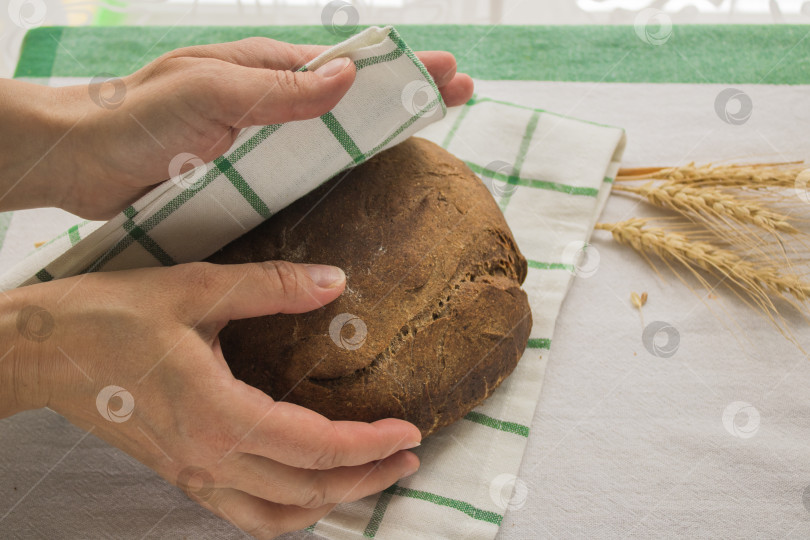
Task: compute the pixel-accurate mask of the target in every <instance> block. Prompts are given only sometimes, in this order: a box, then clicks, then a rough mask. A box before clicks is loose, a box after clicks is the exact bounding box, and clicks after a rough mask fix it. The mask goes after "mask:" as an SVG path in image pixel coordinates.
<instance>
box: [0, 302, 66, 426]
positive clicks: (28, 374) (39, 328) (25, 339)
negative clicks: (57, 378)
mask: <svg viewBox="0 0 810 540" xmlns="http://www.w3.org/2000/svg"><path fill="white" fill-rule="evenodd" d="M26 289H28V290H30V289H31V288H30V287H25V288H23V289H17V290H14V291H9V292H8V295H7V297H6V301H5V302H3V304H2V308H1V309H0V344H2V345H0V418H4V417H7V416H11V415H13V414H16V413H18V412H22V411H25V410H29V409H38V408H41V407H45V406H47V405H48V401H49V390H48V388H49V383H48V381H46V377H43V373H44V372H43V367H44V366H43V362H44V359H46V358H48V357H51V356H52V355H53V350H55V347H54V346H53V345H52V344H50V343H48V342H49V338H50V337H51V334H52V333H53V330H54V327H55V322H54V320H53V317H52V316H51V314H50V312H49V311H48V310H47V309H45V308H43V307H40V306H38V305H36V304H35V303H32V302H31V301H30V300H31V299H30V298H28V296H29V295H26V294H20V293H25V292H27V291H26ZM52 349H53V350H52Z"/></svg>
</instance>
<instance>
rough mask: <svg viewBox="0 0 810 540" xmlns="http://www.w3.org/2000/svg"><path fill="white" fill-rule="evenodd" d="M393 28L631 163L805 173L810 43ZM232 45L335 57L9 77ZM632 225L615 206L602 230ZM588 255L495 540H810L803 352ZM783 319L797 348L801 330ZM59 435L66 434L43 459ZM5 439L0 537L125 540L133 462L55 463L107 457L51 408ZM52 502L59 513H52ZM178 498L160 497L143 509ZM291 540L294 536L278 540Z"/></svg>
mask: <svg viewBox="0 0 810 540" xmlns="http://www.w3.org/2000/svg"><path fill="white" fill-rule="evenodd" d="M398 28H399V29H400V31H401V34H402V36H403V37H404V39H405V40H406V41H407V42H408V43H409V44H410V45H411V46H412V47H414V48H415V49H446V50H450V51H451V52H453V53H454V54H456V56H457V58H458V61H459V66H460V70H463V71H466V72H468V73H470V74H472V75H473V76H474V77H475V78H476V79H477V90H478V92H480V93H482V94H486V95H490V96H497V97H500V98H502V99H507V100H510V101H515V102H522V103H525V104H526V105H531V106H535V107H542V108H544V109H547V110H552V111H555V112H559V113H563V114H566V115H570V116H575V117H580V118H584V119H588V120H592V121H596V122H600V123H605V124H611V125H619V126H623V127H625V129H626V130H627V135H628V147H627V152H626V154H625V164H626V165H627V166H642V165H651V164H652V165H661V164H673V163H688V162H690V161H697V162H706V161H719V160H744V159H753V160H756V161H769V160H770V161H774V160H784V161H787V160H794V159H806V158H808V157H810V156H808V153H809V152H808V149H807V145H806V142H805V141H806V139H807V132H808V128H810V39H806V38H807V37H808V36H809V35H810V27H806V26H767V27H766V26H734V27H715V26H700V27H678V26H676V27H675V28H674V29H673V33H672V35H671V36H669V39H667V40H666V42H665V43H663V44H661V45H659V46H655V45H651V44H650V43H647V42H645V41H643V40H642V39H640V38H639V37H638V36H637V34H636V33H635V31H634V29H633V28H632V27H469V26H441V27H428V26H405V27H398ZM248 35H267V36H271V37H274V38H277V39H282V40H286V41H293V42H308V43H316V42H320V43H334V42H337V41H339V37H337V36H333V35H331V34H329V33H327V32H326V31H325V30H324V29H323V28H321V27H286V28H273V27H251V28H172V29H168V28H137V29H135V28H132V29H126V28H123V29H122V28H40V29H37V30H34V31H32V32H30V33H29V34H28V36H27V38H26V41H25V44H24V48H23V51H22V56H21V61H20V64H19V66H18V68H17V76H18V77H24V78H31V79H36V78H40V77H48V76H50V75H53V76H56V77H67V78H69V77H92V76H95V75H98V74H101V73H110V74H113V75H123V74H125V73H128V72H131V71H132V70H133V69H136V68H137V67H139V66H140V65H142V64H143V63H146V62H148V61H149V60H151V59H152V58H154V57H156V56H158V55H159V54H161V53H162V52H165V51H166V50H170V49H173V48H175V47H178V46H181V45H187V44H190V43H209V42H218V41H227V40H233V39H238V38H241V37H245V36H248ZM65 50H67V51H69V52H71V53H72V54H65V53H64V51H65ZM60 51H62V52H61V53H60ZM66 80H69V79H66ZM728 87H734V88H737V89H738V90H740V91H741V92H744V93H746V94H747V95H748V96H749V97H750V98H751V100H752V103H753V113H752V115H751V117H750V119H749V120H748V121H747V122H745V123H744V124H743V125H732V124H729V123H726V122H724V121H723V119H722V118H721V115H720V114H719V113H718V112H717V110H716V102H717V96H718V95H719V94H720V92H721V91H723V90H725V89H726V88H728ZM800 210H802V209H801V208H800ZM804 210H806V207H805V209H804ZM648 214H654V212H653V211H652V210H650V209H649V208H647V207H645V205H639V204H637V203H636V202H635V201H633V200H632V199H629V198H626V197H622V196H621V195H618V194H614V195H612V196H611V199H610V201H609V202H608V205H607V207H606V210H605V214H604V215H603V216H602V221H616V220H619V219H622V218H626V217H628V216H630V215H648ZM24 217H25V214H24V213H20V219H24ZM17 218H18V216H17V215H16V214H15V216H14V219H17ZM4 220H5V221H7V220H8V217H7V215H6V216H5V217H3V215H0V238H1V237H2V235H3V232H4V229H3V227H2V224H3V222H4ZM11 244H13V239H11V238H9V239H7V242H6V244H5V245H4V246H3V248H2V249H0V264H3V263H7V262H9V261H11V260H12V259H13V258H15V257H17V253H16V252H15V251H13V249H12V248H13V245H11ZM593 247H595V248H596V250H597V251H598V254H599V257H600V264H599V269H598V271H597V272H596V273H595V274H593V275H592V276H591V277H589V278H578V279H577V280H575V282H574V285H573V287H572V289H571V291H570V293H569V296H568V298H567V299H566V301H565V304H564V306H563V310H562V312H561V314H560V317H559V320H558V325H557V328H556V330H555V334H554V338H553V346H552V349H551V352H550V360H549V364H548V368H547V373H546V380H545V383H544V387H543V392H542V396H541V400H540V403H539V404H538V407H537V411H536V414H535V418H534V422H533V423H532V426H531V432H530V436H529V444H528V450H527V453H526V455H525V457H524V462H523V466H522V469H521V473H520V477H519V478H520V480H521V481H522V482H523V483H524V484H525V487H526V494H527V495H526V498H525V500H524V501H521V502H520V504H516V505H514V507H513V508H512V509H511V510H510V511H509V512H507V515H506V517H505V519H504V522H503V525H502V527H501V532H500V533H499V536H500V537H503V538H546V537H547V538H577V537H583V536H586V537H606V538H627V537H645V538H646V537H685V536H689V537H723V538H726V537H763V536H764V537H780V538H783V537H794V538H806V537H808V536H810V487H808V486H810V398H809V397H808V393H807V390H806V389H807V388H809V387H810V362H808V359H807V358H806V356H805V355H804V354H803V353H802V352H801V351H800V350H799V349H797V348H796V347H795V346H793V345H791V344H790V343H788V342H787V341H785V340H784V339H783V338H782V337H781V336H780V335H779V333H778V332H776V331H775V330H774V328H773V327H772V326H771V325H770V324H769V323H768V322H767V321H765V320H763V319H762V318H761V317H759V316H758V315H757V314H755V313H753V312H751V311H750V310H748V309H747V308H746V307H745V306H743V305H742V304H741V303H740V302H739V301H738V300H736V299H735V298H734V297H733V295H731V294H729V293H728V291H726V290H725V289H724V288H723V287H722V286H720V287H718V289H717V290H715V291H714V292H713V294H711V295H709V294H707V293H706V292H705V291H703V290H701V289H700V288H699V287H696V286H695V285H694V284H691V287H690V286H687V285H685V284H683V283H681V282H680V281H679V280H678V279H677V278H675V277H674V276H672V275H671V274H669V273H668V272H667V271H665V270H662V272H661V276H660V277H659V276H657V275H656V274H655V273H654V272H653V271H651V269H650V268H649V266H647V265H646V263H645V262H644V261H643V260H641V259H640V258H639V257H638V256H636V255H635V254H634V253H633V252H631V251H629V250H627V249H625V248H623V247H620V246H617V245H616V244H614V243H613V242H612V241H611V240H610V239H609V238H608V237H607V236H606V235H604V234H602V233H599V232H597V233H595V235H594V238H593ZM712 283H713V284H714V283H715V282H712ZM633 291H636V292H642V291H646V292H648V295H649V301H648V303H647V305H646V306H645V308H644V320H645V322H647V323H649V322H652V321H656V320H660V321H664V322H666V323H668V324H670V325H672V326H673V327H674V328H675V329H676V330H677V331H678V335H679V339H680V341H679V346H678V348H677V351H676V353H675V354H674V355H673V356H672V357H670V358H661V357H656V356H653V355H652V354H650V353H649V352H648V351H647V350H646V349H645V347H644V346H643V344H642V341H641V333H642V328H643V326H642V323H641V320H640V318H639V314H638V312H637V311H636V310H635V309H634V308H632V306H631V305H630V302H629V296H630V293H631V292H633ZM790 318H791V321H792V323H793V324H794V327H795V328H796V329H797V330H796V334H797V339H798V341H799V342H800V343H802V344H803V345H804V347H805V349H808V350H810V348H808V346H810V331H808V328H807V326H806V324H804V325H803V324H802V322H801V320H800V319H799V318H798V317H790ZM741 404H742V405H741ZM729 411H731V417H732V421H731V422H730V423H729V422H728V421H726V423H725V424H724V414H726V417H727V418H728V414H729ZM740 411H741V412H740ZM735 412H739V414H737V415H735V414H734V413H735ZM54 429H57V430H60V431H59V433H60V435H61V436H62V437H63V438H62V439H60V442H59V444H58V445H56V446H57V448H45V447H44V445H43V441H46V440H48V441H52V440H53V436H52V432H53V430H54ZM745 429H747V431H745ZM0 433H2V434H3V435H2V437H1V438H0V456H2V458H0V471H3V476H4V477H8V474H10V472H11V471H13V470H15V469H16V468H18V467H22V468H25V470H26V471H28V473H27V474H26V475H23V476H22V477H21V476H19V475H18V476H15V479H17V480H19V483H20V485H16V483H17V480H15V485H14V486H12V487H13V488H14V490H13V491H12V490H10V489H9V488H8V486H7V487H6V488H4V490H3V491H2V493H3V495H2V496H0V512H2V513H6V512H7V511H8V510H9V509H11V508H12V506H13V505H15V504H17V503H18V500H19V499H20V496H19V493H20V491H22V492H23V493H25V492H27V491H28V490H29V489H31V492H30V494H29V495H28V496H27V498H26V499H25V500H24V501H22V502H21V503H19V504H17V506H16V507H15V508H14V511H13V512H11V513H9V514H8V516H7V518H5V522H2V521H0V528H6V527H8V529H7V530H10V531H12V532H14V531H20V530H22V529H21V527H24V526H25V527H31V528H33V530H34V531H35V532H36V533H39V534H40V535H43V536H48V535H53V534H58V533H59V532H60V531H59V529H58V524H59V522H60V516H63V517H64V516H66V515H68V514H75V513H76V512H83V513H85V514H87V515H88V516H89V518H88V519H98V520H101V519H104V520H108V521H109V522H110V523H111V525H110V527H111V529H110V530H114V531H115V535H116V536H121V535H120V534H119V532H124V531H127V528H126V527H127V524H126V523H116V522H115V515H116V514H115V507H116V504H119V505H120V504H122V503H126V504H129V505H137V504H138V503H137V501H126V500H125V499H126V495H125V494H123V495H122V494H121V493H120V492H117V491H116V489H115V478H116V475H117V474H118V475H148V474H149V472H148V471H146V470H145V469H144V468H143V467H141V466H140V465H138V464H137V463H134V462H133V461H132V460H131V459H129V458H128V457H126V456H124V455H121V456H120V457H119V458H117V459H115V460H113V461H112V462H110V463H107V464H105V467H104V469H105V470H106V472H105V473H104V474H101V475H100V476H99V473H98V470H99V467H95V468H90V469H88V468H87V467H86V466H85V465H82V463H79V462H77V461H75V460H72V459H71V458H68V459H66V460H65V461H64V462H57V461H56V460H57V459H58V458H59V456H61V455H62V454H63V453H64V451H65V450H67V449H69V448H70V447H71V446H72V445H73V444H79V443H80V444H81V445H82V446H85V445H87V446H89V450H88V451H89V452H90V454H91V455H92V450H93V448H94V447H97V446H98V445H103V443H101V442H98V441H93V438H92V437H90V438H89V439H86V440H82V439H81V437H82V434H81V432H78V431H77V430H75V429H73V428H72V427H70V426H68V425H67V424H66V423H65V422H61V421H59V420H58V419H57V420H54V419H53V413H50V412H48V411H35V412H29V413H26V414H24V415H18V416H17V417H14V418H12V419H6V420H4V421H2V422H0ZM85 455H88V454H87V453H85ZM37 468H38V469H40V470H38V469H37ZM48 471H50V472H49V473H48V474H47V478H45V479H44V480H42V481H41V482H39V483H37V482H38V479H39V478H40V477H42V475H43V474H44V473H46V472H48ZM93 474H95V475H96V476H94V477H91V476H92V475H93ZM90 482H92V483H90ZM91 486H92V487H91ZM172 489H173V488H172ZM65 490H69V491H71V493H73V494H74V495H73V496H75V505H71V506H68V507H64V505H62V506H61V507H55V505H54V504H53V501H55V500H59V501H63V500H64V491H65ZM173 496H174V494H173V492H171V491H170V489H169V487H168V486H167V488H166V489H165V490H163V489H161V490H158V491H156V493H155V497H156V498H158V499H160V498H167V499H170V498H171V497H173ZM176 512H178V513H179V518H180V519H181V521H182V520H186V522H187V523H188V526H189V530H191V528H192V527H194V526H196V525H195V524H198V523H200V522H204V523H205V524H206V527H207V533H208V534H209V535H210V537H229V535H232V534H233V531H232V530H231V529H229V528H227V527H223V526H222V525H221V524H219V523H218V522H217V521H216V520H213V519H212V518H209V517H208V516H207V515H206V514H205V512H204V511H202V510H197V509H195V508H194V507H193V506H191V505H190V506H183V507H181V508H180V509H178V510H177V511H176ZM160 517H161V516H156V517H155V520H153V521H157V519H159V518H160ZM175 517H178V515H177V514H175ZM155 531H158V532H159V531H160V528H157V529H155ZM155 531H152V534H155V533H156V532H155ZM144 532H147V531H140V532H138V534H137V536H140V535H142V534H143V533H144ZM130 534H132V533H130ZM299 536H300V537H305V536H307V533H304V532H302V533H294V534H291V535H290V537H299Z"/></svg>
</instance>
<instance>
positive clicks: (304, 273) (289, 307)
mask: <svg viewBox="0 0 810 540" xmlns="http://www.w3.org/2000/svg"><path fill="white" fill-rule="evenodd" d="M172 270H173V271H174V272H176V274H175V276H174V280H169V282H168V283H167V286H169V287H170V288H171V289H173V290H178V291H179V292H178V293H177V294H182V295H184V296H185V302H183V303H182V304H183V308H184V309H183V310H182V312H183V315H184V316H185V317H186V318H187V319H189V321H193V323H194V324H197V323H201V324H204V323H205V322H210V321H231V320H234V319H245V318H249V317H260V316H262V315H272V314H275V313H305V312H307V311H312V310H313V309H317V308H319V307H322V306H323V305H325V304H327V303H329V302H331V301H332V300H334V299H335V298H337V297H338V296H340V294H341V293H342V292H343V288H344V287H345V285H346V275H345V274H344V273H343V271H342V270H341V269H340V268H337V267H335V266H327V265H320V264H295V263H290V262H285V261H266V262H260V263H247V264H224V265H218V264H211V263H191V264H184V265H178V266H175V267H172ZM176 282H180V283H181V284H182V287H177V286H176ZM189 296H190V298H189ZM200 317H203V319H202V320H201V319H200ZM186 322H188V321H186Z"/></svg>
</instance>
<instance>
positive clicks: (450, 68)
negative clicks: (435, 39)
mask: <svg viewBox="0 0 810 540" xmlns="http://www.w3.org/2000/svg"><path fill="white" fill-rule="evenodd" d="M416 56H418V57H419V60H421V61H422V63H423V64H424V65H425V69H427V70H428V73H430V76H431V77H433V81H434V82H435V83H436V86H438V87H439V88H441V87H443V86H444V85H446V84H447V83H449V82H450V81H451V80H453V77H454V76H455V74H456V58H455V57H454V56H453V55H452V54H450V53H449V52H445V51H424V52H418V53H416Z"/></svg>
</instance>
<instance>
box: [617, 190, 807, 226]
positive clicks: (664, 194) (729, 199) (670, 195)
mask: <svg viewBox="0 0 810 540" xmlns="http://www.w3.org/2000/svg"><path fill="white" fill-rule="evenodd" d="M613 189H614V190H616V191H624V192H627V193H634V194H636V195H639V196H641V197H644V198H646V199H647V200H648V201H649V202H650V203H651V204H654V205H655V206H659V207H662V208H668V209H671V210H675V211H677V212H679V213H681V214H683V215H685V216H687V217H696V218H698V219H704V220H705V219H707V218H708V219H709V220H719V222H720V223H722V224H725V225H728V224H729V220H731V221H733V222H736V223H738V224H741V225H755V226H757V227H761V228H762V229H765V230H766V231H768V232H771V233H776V232H785V233H790V234H795V233H797V232H799V231H798V230H797V229H796V228H795V227H794V226H793V225H791V224H790V223H789V222H788V219H789V218H788V216H786V215H784V214H780V213H778V212H775V211H773V210H769V209H767V208H765V207H763V206H762V204H761V203H759V202H758V201H754V200H746V199H741V198H738V197H735V196H733V195H730V194H728V193H725V192H723V191H721V190H719V189H717V188H713V187H693V186H690V185H688V184H686V185H684V184H676V183H674V182H665V183H658V184H653V183H652V182H648V183H647V184H644V185H641V186H636V185H625V184H617V185H615V186H614V187H613ZM715 224H717V222H715V223H713V224H711V223H710V225H715Z"/></svg>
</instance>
